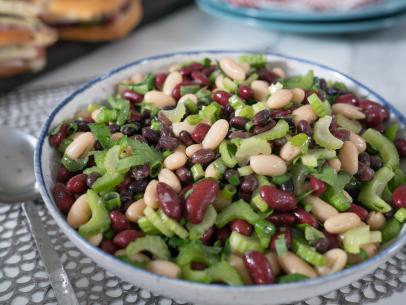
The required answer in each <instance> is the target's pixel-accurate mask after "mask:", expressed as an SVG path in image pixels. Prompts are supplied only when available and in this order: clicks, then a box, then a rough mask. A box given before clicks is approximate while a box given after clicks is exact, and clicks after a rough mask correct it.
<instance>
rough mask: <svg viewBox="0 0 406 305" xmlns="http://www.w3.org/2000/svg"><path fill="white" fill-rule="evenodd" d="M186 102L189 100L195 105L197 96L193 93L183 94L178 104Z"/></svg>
mask: <svg viewBox="0 0 406 305" xmlns="http://www.w3.org/2000/svg"><path fill="white" fill-rule="evenodd" d="M187 100H191V101H192V102H193V103H195V104H197V96H196V95H195V94H193V93H188V94H185V95H184V96H182V97H181V98H180V99H179V101H178V103H180V104H182V103H184V102H186V101H187Z"/></svg>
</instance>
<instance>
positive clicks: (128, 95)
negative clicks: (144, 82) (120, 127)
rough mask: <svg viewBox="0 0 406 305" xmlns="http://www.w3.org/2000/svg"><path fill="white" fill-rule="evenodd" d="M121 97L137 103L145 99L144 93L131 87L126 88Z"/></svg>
mask: <svg viewBox="0 0 406 305" xmlns="http://www.w3.org/2000/svg"><path fill="white" fill-rule="evenodd" d="M121 97H122V98H124V99H126V100H128V101H130V102H131V103H137V104H139V103H141V102H142V100H143V99H144V96H143V95H142V94H139V93H138V92H135V91H133V90H129V89H126V90H124V91H123V93H121Z"/></svg>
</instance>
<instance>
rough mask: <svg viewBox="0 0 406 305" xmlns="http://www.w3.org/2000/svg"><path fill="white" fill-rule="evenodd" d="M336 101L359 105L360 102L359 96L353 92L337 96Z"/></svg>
mask: <svg viewBox="0 0 406 305" xmlns="http://www.w3.org/2000/svg"><path fill="white" fill-rule="evenodd" d="M335 102H336V103H342V104H350V105H353V106H358V103H359V101H358V98H357V97H356V96H355V95H354V94H352V93H346V94H343V95H339V96H337V98H336V101H335Z"/></svg>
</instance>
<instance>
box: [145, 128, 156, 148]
mask: <svg viewBox="0 0 406 305" xmlns="http://www.w3.org/2000/svg"><path fill="white" fill-rule="evenodd" d="M142 136H143V137H144V138H145V139H146V140H147V141H148V142H149V143H151V144H156V143H158V141H159V133H158V132H157V131H155V130H153V129H152V128H151V127H144V128H143V129H142Z"/></svg>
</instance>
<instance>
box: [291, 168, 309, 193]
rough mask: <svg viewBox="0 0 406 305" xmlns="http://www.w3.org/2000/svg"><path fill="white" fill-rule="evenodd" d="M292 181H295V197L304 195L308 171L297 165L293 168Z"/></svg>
mask: <svg viewBox="0 0 406 305" xmlns="http://www.w3.org/2000/svg"><path fill="white" fill-rule="evenodd" d="M291 174H292V180H293V189H294V191H295V195H301V194H303V193H304V192H305V191H306V189H305V180H306V177H307V169H306V167H305V166H304V165H303V164H300V163H297V164H295V166H294V167H293V168H292V172H291Z"/></svg>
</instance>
